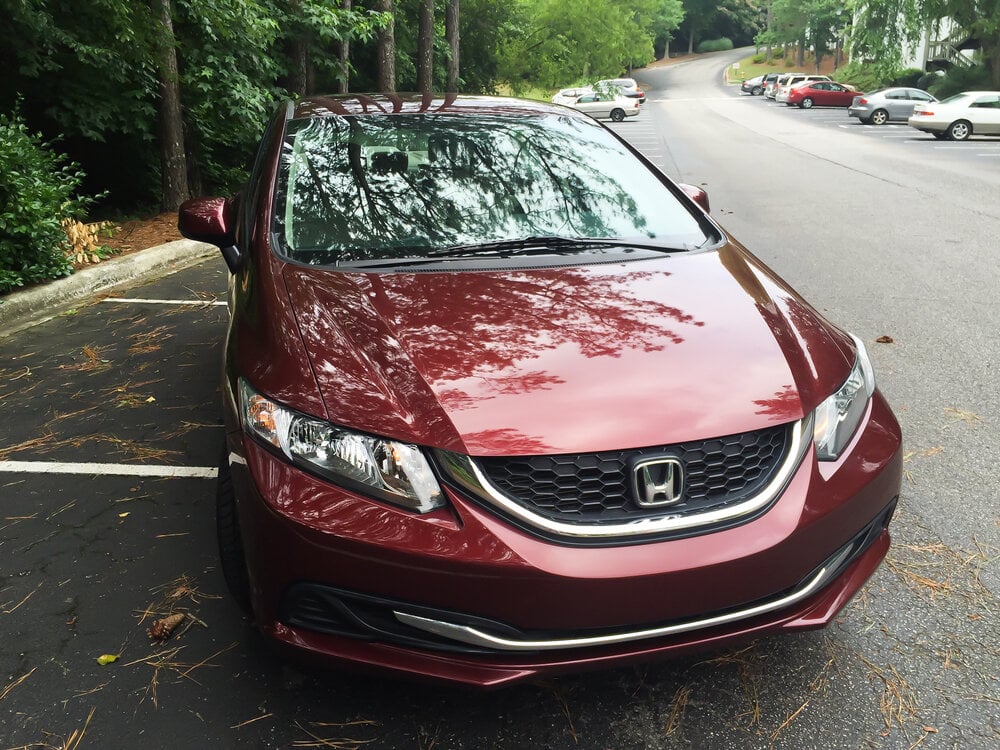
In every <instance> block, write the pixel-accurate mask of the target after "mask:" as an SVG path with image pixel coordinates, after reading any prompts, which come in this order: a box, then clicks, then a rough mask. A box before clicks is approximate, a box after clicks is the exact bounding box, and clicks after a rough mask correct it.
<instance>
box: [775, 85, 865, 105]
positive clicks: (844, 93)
mask: <svg viewBox="0 0 1000 750" xmlns="http://www.w3.org/2000/svg"><path fill="white" fill-rule="evenodd" d="M857 93H858V92H857V89H855V88H854V87H853V86H846V85H845V84H843V83H836V82H834V81H806V82H805V83H800V84H799V85H797V86H793V87H792V88H791V89H790V90H789V91H788V100H787V101H786V102H785V104H787V105H788V106H792V105H793V104H797V105H798V106H799V107H801V108H802V109H809V108H811V107H848V106H850V104H851V102H852V101H854V97H855V96H856V95H857Z"/></svg>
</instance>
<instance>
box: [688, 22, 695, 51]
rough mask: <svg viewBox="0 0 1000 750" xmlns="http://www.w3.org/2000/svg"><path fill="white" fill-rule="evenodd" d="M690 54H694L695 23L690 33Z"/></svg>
mask: <svg viewBox="0 0 1000 750" xmlns="http://www.w3.org/2000/svg"><path fill="white" fill-rule="evenodd" d="M688 54H689V55H691V54H694V25H693V24H692V26H691V33H690V34H688Z"/></svg>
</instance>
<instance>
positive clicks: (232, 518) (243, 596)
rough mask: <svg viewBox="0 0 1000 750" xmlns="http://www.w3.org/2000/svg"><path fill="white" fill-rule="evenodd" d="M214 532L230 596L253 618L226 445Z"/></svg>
mask: <svg viewBox="0 0 1000 750" xmlns="http://www.w3.org/2000/svg"><path fill="white" fill-rule="evenodd" d="M215 528H216V535H217V539H218V543H219V562H220V563H221V567H222V577H223V578H225V579H226V586H227V587H228V588H229V593H230V594H232V596H233V599H234V600H235V601H236V603H237V604H238V605H239V606H240V609H242V610H243V611H244V612H246V613H247V614H251V604H250V576H249V575H248V573H247V560H246V554H245V553H244V551H243V535H242V533H241V532H240V520H239V517H238V516H237V513H236V492H235V491H234V490H233V476H232V472H231V471H230V468H229V449H228V448H227V446H226V444H225V442H223V444H222V456H221V457H220V459H219V478H218V482H217V484H216V486H215Z"/></svg>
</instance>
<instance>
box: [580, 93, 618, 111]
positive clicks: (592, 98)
mask: <svg viewBox="0 0 1000 750" xmlns="http://www.w3.org/2000/svg"><path fill="white" fill-rule="evenodd" d="M576 108H577V109H578V110H580V111H581V112H586V113H587V114H588V115H590V116H591V117H608V116H610V114H611V96H610V95H608V94H601V93H596V92H595V93H592V94H584V95H583V96H581V97H580V98H579V99H577V100H576Z"/></svg>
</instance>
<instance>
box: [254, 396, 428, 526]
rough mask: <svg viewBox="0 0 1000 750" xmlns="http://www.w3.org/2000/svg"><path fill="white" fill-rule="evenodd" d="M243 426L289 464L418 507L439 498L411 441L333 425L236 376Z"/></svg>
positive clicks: (423, 507)
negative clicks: (284, 402) (379, 436)
mask: <svg viewBox="0 0 1000 750" xmlns="http://www.w3.org/2000/svg"><path fill="white" fill-rule="evenodd" d="M240 408H241V412H242V416H243V426H244V428H245V429H246V430H247V431H248V432H250V433H251V434H253V435H254V436H255V437H257V438H259V439H260V440H263V441H264V442H265V443H268V444H269V445H272V446H274V447H275V448H277V449H278V450H280V451H281V452H282V453H284V454H285V456H286V457H287V458H288V460H289V461H291V462H292V463H293V464H296V465H298V466H302V467H303V468H305V469H308V470H310V471H312V472H314V473H316V474H319V475H320V476H323V477H325V478H327V479H329V480H330V481H331V482H333V483H334V484H338V485H341V486H343V487H347V488H349V489H355V490H358V491H359V492H362V493H365V494H368V495H371V496H373V497H377V498H379V499H380V500H385V501H386V502H390V503H394V504H396V505H401V506H403V507H404V508H407V509H409V510H415V511H417V512H418V513H426V512H427V511H430V510H434V509H435V508H440V507H442V506H443V505H444V504H445V501H444V496H443V495H442V493H441V487H440V486H439V485H438V482H437V479H435V477H434V473H433V472H432V471H431V467H430V464H428V463H427V459H426V458H425V457H424V454H423V453H422V452H421V451H420V449H419V448H418V447H417V446H415V445H409V444H407V443H399V442H396V441H394V440H383V439H381V438H377V437H373V436H371V435H365V434H364V433H361V432H354V431H353V430H347V429H344V428H342V427H335V426H334V425H332V424H330V423H329V422H324V421H323V420H321V419H315V418H314V417H308V416H306V415H304V414H299V413H298V412H295V411H292V410H291V409H288V408H286V407H284V406H281V405H279V404H276V403H275V402H274V401H271V400H270V399H269V398H267V397H265V396H262V395H261V394H259V393H257V391H255V390H254V389H253V388H251V387H250V386H249V385H247V383H246V381H244V380H243V379H242V378H241V379H240Z"/></svg>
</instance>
